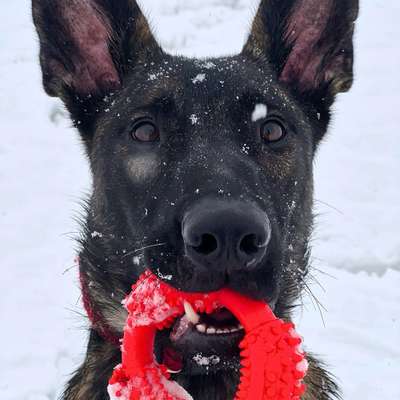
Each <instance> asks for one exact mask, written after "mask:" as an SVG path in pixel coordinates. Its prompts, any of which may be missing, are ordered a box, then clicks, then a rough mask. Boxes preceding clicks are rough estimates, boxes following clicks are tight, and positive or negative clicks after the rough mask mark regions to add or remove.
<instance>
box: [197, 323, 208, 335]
mask: <svg viewBox="0 0 400 400" xmlns="http://www.w3.org/2000/svg"><path fill="white" fill-rule="evenodd" d="M196 329H197V330H198V331H199V332H201V333H205V331H206V329H207V328H206V326H205V325H204V324H199V325H196Z"/></svg>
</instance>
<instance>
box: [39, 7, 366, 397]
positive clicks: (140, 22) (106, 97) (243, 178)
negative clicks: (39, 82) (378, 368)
mask: <svg viewBox="0 0 400 400" xmlns="http://www.w3.org/2000/svg"><path fill="white" fill-rule="evenodd" d="M357 8H358V2H357V1H356V0H347V1H338V0H323V1H321V0H319V1H317V0H291V1H274V0H269V1H267V0H265V1H262V3H261V5H260V8H259V10H258V13H257V15H256V18H255V21H254V24H253V28H252V31H251V34H250V36H249V39H248V42H247V43H246V45H245V47H244V49H243V51H242V53H241V54H239V55H237V56H232V57H227V58H215V59H207V60H195V59H188V58H184V57H174V56H170V55H168V54H165V53H164V52H163V51H162V49H161V48H160V47H159V46H158V44H157V43H156V41H155V40H154V38H153V36H152V34H151V32H150V29H149V27H148V24H147V22H146V20H145V18H144V17H143V14H142V13H141V12H140V10H139V8H138V6H137V4H136V2H134V1H130V0H124V1H118V2H115V1H111V0H69V1H63V2H61V1H50V0H33V15H34V21H35V25H36V27H37V30H38V33H39V37H40V44H41V65H42V69H43V80H44V86H45V89H46V91H47V92H48V94H50V95H52V96H59V97H60V98H62V99H63V101H64V102H65V104H66V106H67V108H68V109H69V111H70V113H71V117H72V119H73V121H74V123H75V125H76V127H77V128H78V129H79V131H80V134H81V137H82V139H83V142H84V145H85V149H86V152H87V155H88V158H89V161H90V166H91V171H92V174H93V193H92V195H91V197H90V199H89V200H88V203H87V218H86V220H85V224H84V232H83V235H82V239H81V244H82V251H81V263H80V268H81V274H82V275H83V276H84V277H85V279H86V280H87V281H90V282H91V284H90V295H91V300H92V302H93V306H94V307H95V308H96V310H97V311H98V312H99V313H100V314H101V315H102V317H103V318H104V320H105V321H106V322H107V324H108V325H109V326H110V327H111V328H112V329H113V330H114V331H116V332H119V333H121V332H122V329H123V325H124V320H125V312H124V310H123V308H122V306H121V304H120V302H121V300H122V299H123V298H124V296H125V295H126V294H127V293H128V292H129V290H130V287H131V285H132V283H134V282H135V280H136V279H137V278H138V276H139V275H140V273H142V272H143V271H144V270H145V269H146V268H150V269H152V270H153V271H154V272H155V273H156V274H157V275H158V276H159V277H160V279H164V280H166V281H167V282H168V283H169V284H171V285H173V286H175V287H177V288H179V289H181V290H185V291H202V292H207V291H212V290H217V289H219V288H221V287H223V286H229V287H231V288H233V289H234V290H237V291H239V292H241V293H243V294H246V295H248V296H252V297H254V298H259V299H263V300H265V301H267V302H269V303H270V305H271V306H272V307H274V310H275V313H276V314H277V315H278V316H279V317H281V318H284V319H290V314H291V309H292V307H293V306H294V305H295V302H296V300H297V299H298V298H299V296H300V295H301V291H302V289H303V286H304V282H305V278H306V275H307V267H308V241H309V237H310V234H311V228H312V194H313V183H312V181H313V180H312V164H313V159H314V154H315V151H316V149H317V146H318V143H319V142H320V140H321V138H322V137H323V136H324V134H325V132H326V130H327V126H328V123H329V118H330V112H329V108H330V106H331V105H332V103H333V101H334V98H335V96H336V94H337V93H338V92H341V91H346V90H348V89H349V88H350V86H351V82H352V61H353V58H352V57H353V55H352V34H353V25H354V21H355V18H356V16H357ZM310 16H317V17H318V18H313V17H310ZM277 129H278V130H277ZM271 130H272V131H271ZM271 132H272V135H274V134H275V135H276V134H278V139H276V136H272V139H274V140H271V137H270V136H267V134H268V135H270V134H271ZM224 207H225V208H232V209H233V208H235V210H236V209H240V212H242V211H243V210H248V214H249V215H250V214H252V215H256V216H259V215H262V216H263V218H264V219H265V221H267V222H266V224H268V233H269V237H268V246H267V247H266V249H265V251H264V252H263V253H262V254H261V255H260V257H259V259H258V261H257V263H252V262H250V263H248V264H243V265H242V264H240V265H239V264H238V265H236V263H235V262H228V261H227V260H228V258H225V259H223V262H222V261H221V259H219V260H218V261H219V262H218V263H217V268H214V266H215V265H214V264H213V268H210V265H209V264H207V263H203V264H202V263H201V262H197V261H196V260H195V259H194V258H193V257H192V256H189V253H188V243H187V240H186V238H185V237H184V236H185V233H184V232H185V221H186V220H187V219H189V216H190V218H192V217H193V215H194V214H201V215H203V214H202V213H205V214H207V213H210V212H212V210H215V209H218V210H219V209H225V208H224ZM210 209H211V211H210ZM235 212H236V211H235ZM240 212H239V213H237V215H241V214H240ZM216 215H217V217H216V218H219V217H220V216H221V215H222V214H216ZM232 215H233V214H232ZM235 215H236V214H235ZM195 218H197V217H196V215H195ZM208 218H209V217H208ZM221 218H222V217H221ZM254 218H255V217H254ZM235 224H236V221H232V226H236V225H235ZM228 225H229V223H228ZM232 229H233V228H232ZM241 243H242V242H241ZM203 244H204V243H203ZM248 246H250V245H248ZM200 247H201V246H200ZM247 252H248V253H249V252H250V250H249V251H247ZM250 265H251V267H250ZM199 336H200V335H199ZM194 338H196V336H195V337H194ZM210 341H211V339H210V338H207V339H205V338H204V337H202V338H200V337H197V339H196V341H195V342H194V339H193V338H192V339H191V340H189V342H184V343H180V344H179V343H178V345H177V346H176V347H177V348H178V350H181V351H182V352H183V353H184V354H185V355H186V359H185V360H184V365H185V369H184V371H183V372H182V374H181V375H180V376H178V378H177V379H178V380H180V381H181V382H182V383H184V385H185V386H186V387H189V388H192V392H193V391H194V392H195V393H193V394H194V395H195V394H197V397H196V396H195V398H196V399H202V398H206V395H207V393H206V392H207V391H208V395H209V396H208V397H209V398H221V399H222V398H224V399H226V398H227V397H229V396H230V395H229V394H227V393H225V391H224V389H223V387H224V386H227V385H226V382H228V381H229V382H231V385H230V388H231V389H230V391H231V392H232V391H234V390H233V388H234V387H235V385H234V383H235V382H236V381H235V379H236V376H237V369H238V364H237V362H236V361H237V359H238V352H237V346H236V344H237V341H238V338H235V340H233V341H232V340H231V339H226V340H225V339H223V340H219V339H218V341H215V342H212V341H211V342H210ZM169 345H170V344H169V343H168V336H167V335H165V334H164V335H160V337H159V338H158V342H157V346H158V348H157V351H158V353H160V354H161V353H162V350H163V348H164V347H165V346H169ZM198 345H199V346H200V349H202V350H204V349H209V350H210V351H211V349H212V351H213V352H216V353H217V354H220V355H221V358H222V360H223V362H221V363H219V364H218V365H216V366H214V367H207V368H201V367H199V366H198V365H195V363H193V361H192V359H193V356H194V355H195V354H196V352H198V351H199V349H198V347H197V346H198ZM227 349H228V350H227ZM88 354H89V353H88ZM92 359H93V357H91V360H92ZM91 363H92V361H91ZM218 371H223V372H218ZM217 373H218V374H221V373H222V374H223V378H222V377H221V375H215V374H217ZM192 374H200V375H206V377H205V378H204V379H206V380H207V379H208V378H207V376H208V377H209V376H211V377H214V378H211V379H214V380H213V381H212V385H213V386H212V387H213V389H212V390H213V392H212V393H219V394H215V395H214V396H215V397H212V396H213V395H211V397H210V393H211V389H209V390H206V391H204V389H202V388H201V387H200V386H202V387H203V385H200V386H199V387H197V389H196V387H195V386H196V385H195V384H194V382H192V381H191V378H190V377H191V375H192ZM218 376H219V377H221V379H219V380H218V379H216V378H215V377H218ZM326 379H328V378H326ZM218 382H219V383H218ZM221 382H225V383H224V384H221ZM104 384H105V385H106V382H105V383H104ZM74 385H75V384H74ZM228 387H229V385H228ZM326 387H327V393H326V394H325V395H324V396H325V397H323V396H322V395H320V396H319V397H318V396H317V397H315V398H320V399H322V398H327V399H328V398H329V393H328V392H329V391H330V390H332V391H333V389H334V387H333V386H329V385H327V386H326ZM200 391H202V392H201V393H200ZM228 391H229V390H228ZM311 392H312V391H311V390H310V391H309V393H311ZM202 393H204V394H202ZM218 396H220V397H218ZM224 396H225V397H224ZM309 396H310V397H309V398H310V399H313V398H314V397H312V395H309ZM71 398H78V397H71ZM99 398H102V397H99Z"/></svg>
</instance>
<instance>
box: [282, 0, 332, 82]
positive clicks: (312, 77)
mask: <svg viewBox="0 0 400 400" xmlns="http://www.w3.org/2000/svg"><path fill="white" fill-rule="evenodd" d="M332 6H333V0H299V1H298V2H297V5H296V6H295V9H294V11H293V13H292V15H291V17H290V19H289V23H288V28H287V33H286V42H287V43H288V44H291V45H292V46H293V48H292V51H291V52H290V54H289V57H288V59H287V62H286V64H285V67H284V68H283V71H282V73H281V77H280V78H281V80H282V81H283V82H286V83H292V82H298V84H299V86H300V87H301V88H302V89H305V90H307V89H312V88H314V87H316V86H317V85H318V84H319V83H320V82H318V78H319V77H318V68H319V67H320V64H321V61H322V58H323V53H322V51H321V52H320V53H318V49H316V48H315V45H316V43H317V42H318V40H319V39H320V38H321V35H322V33H323V31H324V29H325V27H326V25H327V22H328V19H329V16H330V13H331V10H332Z"/></svg>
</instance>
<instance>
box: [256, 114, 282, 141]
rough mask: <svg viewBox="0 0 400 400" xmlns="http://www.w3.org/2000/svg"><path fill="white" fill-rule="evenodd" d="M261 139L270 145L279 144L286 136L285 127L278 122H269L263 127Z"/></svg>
mask: <svg viewBox="0 0 400 400" xmlns="http://www.w3.org/2000/svg"><path fill="white" fill-rule="evenodd" d="M260 134H261V138H262V139H263V140H264V141H266V142H268V143H275V142H279V141H280V140H282V139H283V138H284V137H285V136H286V130H285V128H284V126H283V125H282V124H281V123H280V122H279V121H276V120H269V121H267V122H265V123H264V124H263V125H262V126H261V132H260Z"/></svg>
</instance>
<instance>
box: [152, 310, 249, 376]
mask: <svg viewBox="0 0 400 400" xmlns="http://www.w3.org/2000/svg"><path fill="white" fill-rule="evenodd" d="M184 310H185V313H184V314H183V315H182V316H180V317H178V318H177V319H176V320H175V322H174V324H173V325H172V327H171V328H170V329H168V330H166V331H165V334H164V337H163V338H162V339H160V341H161V342H163V350H162V356H161V357H160V358H161V359H162V363H163V364H164V365H166V367H167V368H168V370H169V372H170V373H174V374H177V373H182V374H185V375H197V374H204V373H211V372H216V371H219V370H228V369H236V370H238V369H239V368H240V364H239V360H240V357H239V343H240V341H241V340H242V339H243V337H244V329H243V326H242V325H241V324H240V322H239V321H238V320H237V318H236V317H235V316H234V315H233V314H232V313H231V312H230V311H229V310H228V309H226V308H218V309H216V310H214V311H212V312H211V313H203V312H196V311H195V310H194V309H193V307H192V306H191V304H190V303H188V302H185V303H184ZM161 335H163V332H162V333H161Z"/></svg>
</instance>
